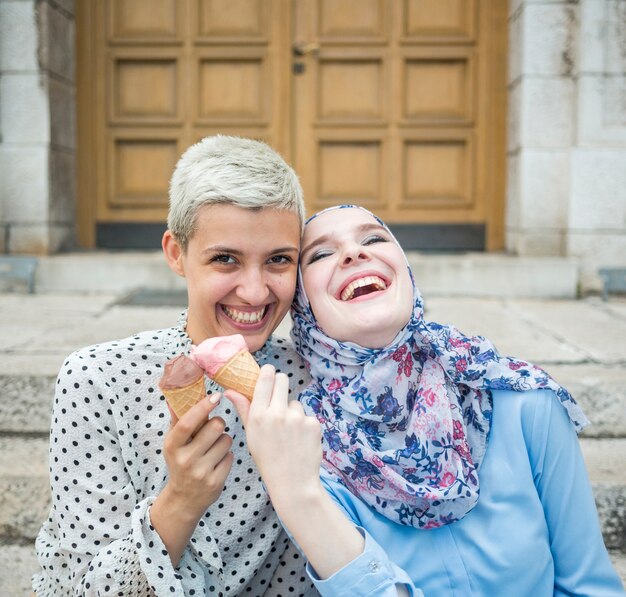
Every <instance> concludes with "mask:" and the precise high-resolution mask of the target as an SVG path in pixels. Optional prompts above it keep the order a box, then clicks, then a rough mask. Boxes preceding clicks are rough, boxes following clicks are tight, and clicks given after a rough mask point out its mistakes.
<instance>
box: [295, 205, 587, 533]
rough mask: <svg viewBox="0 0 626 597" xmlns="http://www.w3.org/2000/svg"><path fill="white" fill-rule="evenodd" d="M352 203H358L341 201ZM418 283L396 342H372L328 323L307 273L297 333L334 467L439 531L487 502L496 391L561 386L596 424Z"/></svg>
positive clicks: (304, 398) (378, 501) (311, 402)
mask: <svg viewBox="0 0 626 597" xmlns="http://www.w3.org/2000/svg"><path fill="white" fill-rule="evenodd" d="M346 207H351V208H354V207H357V206H353V205H342V206H338V207H331V208H329V209H342V208H346ZM358 209H363V208H358ZM326 211H329V210H324V211H322V212H320V213H325V212H326ZM364 211H366V212H367V213H370V212H368V211H367V210H364ZM317 215H320V214H316V215H315V216H313V217H312V218H310V219H309V220H308V222H310V221H311V220H312V219H314V218H315V217H317ZM370 215H371V216H372V217H373V218H374V219H375V220H376V221H377V222H378V223H380V224H381V225H382V226H384V227H385V229H387V231H389V229H388V228H387V227H386V226H385V224H384V223H383V222H382V221H381V220H380V219H379V218H377V217H376V216H374V215H373V214H371V213H370ZM308 222H307V223H308ZM389 234H390V235H391V233H390V232H389ZM392 238H393V236H392ZM394 241H395V239H394ZM395 242H397V241H395ZM407 267H409V265H408V262H407ZM409 271H410V269H409ZM411 280H412V281H413V299H414V308H413V314H412V316H411V319H410V321H409V322H408V323H407V324H406V326H405V327H404V328H403V329H402V330H400V331H399V332H398V334H397V335H396V337H395V338H394V340H393V341H392V342H391V343H390V344H389V345H388V346H385V347H384V348H380V349H372V348H364V347H362V346H359V345H358V344H354V343H351V342H340V341H337V340H334V339H333V338H330V337H328V336H327V335H326V334H325V333H324V332H323V331H322V330H321V328H320V327H318V325H317V321H316V319H315V316H314V315H313V311H312V310H311V306H310V304H309V300H308V297H307V296H306V293H305V291H304V288H303V286H302V276H301V275H299V277H298V287H297V290H296V297H295V299H294V303H293V306H292V311H291V315H292V319H293V328H292V332H291V336H292V339H293V342H294V345H295V347H296V349H297V351H298V352H299V353H300V355H301V356H302V358H303V359H304V361H305V363H306V364H307V366H308V368H309V370H310V372H311V378H312V381H311V383H310V384H309V386H308V387H307V388H306V389H305V390H304V391H303V392H302V393H301V394H300V401H301V403H302V404H303V406H304V409H305V412H306V413H307V414H308V415H312V416H315V417H317V419H318V421H319V422H320V423H321V425H322V431H323V438H322V444H323V451H324V460H323V466H324V468H325V470H326V471H327V472H328V473H330V474H331V475H333V476H335V477H336V478H338V479H339V480H340V481H342V482H343V483H345V485H346V486H347V487H348V488H349V489H350V491H352V493H354V494H355V495H357V496H359V497H360V498H361V499H362V500H364V501H365V502H366V503H367V504H369V505H370V506H371V507H372V508H373V509H374V510H375V511H377V512H379V513H380V514H382V515H384V516H386V517H387V518H389V519H390V520H393V521H394V522H397V523H400V524H404V525H407V526H413V527H416V528H434V527H439V526H442V525H445V524H449V523H451V522H454V521H456V520H459V519H461V518H463V517H464V516H465V515H466V514H467V513H468V512H469V511H470V510H471V509H472V508H473V507H474V506H475V505H476V502H477V500H478V495H479V478H478V470H479V468H480V465H481V462H482V459H483V457H484V455H485V450H486V447H487V440H488V437H489V430H490V426H491V413H492V398H491V391H492V390H514V391H517V392H524V391H528V390H535V389H549V390H553V391H554V392H555V393H556V395H557V396H558V398H559V400H560V401H561V404H562V405H563V407H564V408H565V409H566V410H567V412H568V414H569V417H570V419H571V421H572V423H573V424H574V426H575V427H576V429H577V430H581V429H582V428H583V427H584V426H585V425H587V424H588V420H587V418H586V417H585V415H584V414H583V412H582V410H581V409H580V407H579V406H578V405H577V404H576V403H575V402H574V400H573V398H572V397H571V395H570V394H569V393H568V392H567V390H565V389H564V388H563V387H561V386H560V385H559V384H557V383H556V382H555V381H554V380H553V379H552V378H551V377H550V376H549V375H548V374H547V373H546V372H545V371H543V370H542V369H540V368H539V367H536V366H535V365H532V364H530V363H528V362H526V361H521V360H518V359H513V358H510V357H501V356H500V355H499V354H498V352H497V350H496V349H495V347H494V346H493V344H491V342H489V340H487V339H485V338H483V337H482V336H471V337H468V336H465V335H464V334H463V333H461V332H460V331H459V330H457V329H456V328H455V327H453V326H451V325H441V324H438V323H434V322H428V321H425V320H424V305H423V301H422V297H421V296H420V293H419V291H418V289H417V287H416V286H415V282H414V280H413V276H412V274H411Z"/></svg>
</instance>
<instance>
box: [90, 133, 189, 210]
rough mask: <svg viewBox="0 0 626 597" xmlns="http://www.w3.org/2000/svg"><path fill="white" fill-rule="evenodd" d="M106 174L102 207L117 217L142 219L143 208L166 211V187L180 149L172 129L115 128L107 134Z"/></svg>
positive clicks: (178, 137) (180, 142) (178, 136)
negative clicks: (138, 129) (107, 174)
mask: <svg viewBox="0 0 626 597" xmlns="http://www.w3.org/2000/svg"><path fill="white" fill-rule="evenodd" d="M107 145H108V151H107V157H108V159H107V163H108V171H109V178H108V181H107V185H106V191H105V200H106V201H105V205H103V206H102V211H103V212H105V213H106V212H107V211H113V212H115V214H116V216H117V217H118V218H119V219H120V220H121V221H133V222H137V221H139V222H140V221H142V220H144V219H146V211H149V212H154V211H155V210H156V211H157V212H163V211H164V210H165V212H166V211H167V205H168V196H167V189H168V186H169V178H170V176H171V175H172V171H173V169H174V166H175V165H176V161H177V160H178V158H179V157H180V153H181V151H182V150H183V149H184V147H183V142H182V139H181V135H180V134H179V132H178V131H177V130H176V129H173V130H169V131H168V130H167V129H161V130H159V131H156V132H154V131H143V132H142V131H137V130H135V129H116V130H114V131H113V132H111V133H110V135H109V138H108V144H107Z"/></svg>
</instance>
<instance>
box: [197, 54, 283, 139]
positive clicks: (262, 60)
mask: <svg viewBox="0 0 626 597" xmlns="http://www.w3.org/2000/svg"><path fill="white" fill-rule="evenodd" d="M244 50H246V51H242V50H224V51H221V52H218V51H216V49H214V48H213V49H206V48H201V49H200V50H199V51H198V53H197V54H196V65H197V73H196V76H195V77H194V88H193V90H192V93H194V99H196V102H195V109H194V115H195V117H194V124H195V125H196V126H207V125H212V126H219V125H222V126H228V125H233V126H241V125H243V124H246V125H248V126H250V125H256V126H259V127H263V126H267V124H268V122H269V119H270V109H271V97H272V89H271V87H269V86H268V85H267V82H268V81H269V80H271V76H270V74H269V73H268V64H267V55H266V52H265V51H264V50H257V49H255V48H251V49H246V48H244ZM194 91H195V92H194Z"/></svg>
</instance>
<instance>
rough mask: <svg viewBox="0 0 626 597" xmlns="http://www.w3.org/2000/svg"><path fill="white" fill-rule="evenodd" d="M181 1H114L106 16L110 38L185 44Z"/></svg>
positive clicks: (126, 40) (110, 3)
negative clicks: (182, 30)
mask: <svg viewBox="0 0 626 597" xmlns="http://www.w3.org/2000/svg"><path fill="white" fill-rule="evenodd" d="M183 8H184V6H183V3H182V2H180V1H179V0H132V2H129V1H128V0H113V1H112V2H109V6H108V11H107V16H108V23H109V32H110V39H111V41H119V42H130V41H134V42H139V43H142V42H143V43H146V42H148V41H150V42H155V41H157V40H158V41H159V42H161V43H167V42H172V41H174V42H178V43H182V38H181V32H180V26H181V24H182V21H183V16H182V14H181V12H182V10H183Z"/></svg>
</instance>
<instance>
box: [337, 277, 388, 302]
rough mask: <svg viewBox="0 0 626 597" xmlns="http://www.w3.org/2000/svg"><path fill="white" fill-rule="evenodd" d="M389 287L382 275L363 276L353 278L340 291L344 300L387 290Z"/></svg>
mask: <svg viewBox="0 0 626 597" xmlns="http://www.w3.org/2000/svg"><path fill="white" fill-rule="evenodd" d="M387 287H388V283H387V282H386V281H385V280H383V279H382V278H381V277H380V276H376V275H368V276H363V277H362V278H357V279H356V280H351V281H350V282H349V283H348V284H347V285H346V286H345V287H344V288H343V290H342V291H341V292H340V293H339V298H340V299H341V300H342V301H350V300H352V299H355V298H358V297H360V296H365V295H367V294H371V293H373V292H379V291H382V290H387Z"/></svg>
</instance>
